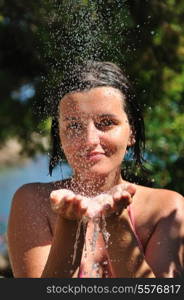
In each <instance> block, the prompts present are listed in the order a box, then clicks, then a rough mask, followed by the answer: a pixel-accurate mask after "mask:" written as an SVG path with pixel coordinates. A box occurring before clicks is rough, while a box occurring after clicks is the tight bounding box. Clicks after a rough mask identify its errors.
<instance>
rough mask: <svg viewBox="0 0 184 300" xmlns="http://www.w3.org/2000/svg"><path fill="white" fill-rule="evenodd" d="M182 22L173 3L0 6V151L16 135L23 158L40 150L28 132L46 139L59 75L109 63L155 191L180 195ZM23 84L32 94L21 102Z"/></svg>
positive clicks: (116, 0)
mask: <svg viewBox="0 0 184 300" xmlns="http://www.w3.org/2000/svg"><path fill="white" fill-rule="evenodd" d="M183 15H184V3H183V1H181V0H177V1H176V0H167V1H166V0H163V1H159V0H149V1H148V0H131V1H127V0H124V1H123V0H113V1H111V0H108V1H107V0H106V1H105V0H101V1H100V0H93V1H92V0H81V1H72V0H70V1H69V0H66V1H54V0H39V1H32V2H26V1H25V0H19V1H11V0H6V2H5V1H1V2H0V44H1V49H0V90H1V99H0V101H1V110H0V126H1V131H0V145H3V144H4V143H5V141H6V140H7V139H8V138H10V137H14V136H17V138H18V139H19V140H20V141H21V142H22V144H23V145H24V151H25V152H26V153H28V154H30V155H33V154H34V153H35V152H36V151H37V150H39V151H44V148H43V147H42V145H41V143H40V141H39V138H36V139H35V138H33V136H35V135H33V133H34V132H35V131H36V132H37V133H38V134H41V135H46V136H47V135H48V131H49V120H47V118H48V115H49V113H48V111H47V107H49V105H52V101H53V91H54V87H55V86H57V84H58V82H60V81H61V79H62V74H63V70H65V69H67V67H68V66H69V65H72V64H73V63H74V62H76V61H79V62H80V61H81V60H83V59H87V58H89V59H98V60H110V61H113V62H115V63H118V65H120V66H121V67H123V68H124V69H125V70H126V72H127V73H128V74H129V76H130V78H131V80H132V81H133V83H134V87H135V92H136V95H137V97H138V99H139V101H140V102H141V103H142V106H143V112H144V116H145V123H146V137H147V151H146V156H147V157H148V158H149V163H148V164H147V168H148V169H150V172H151V173H152V177H153V180H154V181H155V185H156V186H162V187H164V186H165V187H167V188H172V189H174V190H177V191H178V192H180V193H183V192H184V190H183V185H182V179H183V162H184V146H183V145H184V133H183V125H184V117H183V116H184V115H183V112H184V106H183V96H184V64H183V63H184V18H183ZM26 84H29V85H31V86H33V88H34V92H35V93H34V95H32V96H30V97H27V98H26V99H24V100H21V93H20V89H21V87H22V86H25V85H26ZM15 92H17V97H15ZM45 104H46V106H45ZM45 120H46V121H45ZM46 124H47V125H46Z"/></svg>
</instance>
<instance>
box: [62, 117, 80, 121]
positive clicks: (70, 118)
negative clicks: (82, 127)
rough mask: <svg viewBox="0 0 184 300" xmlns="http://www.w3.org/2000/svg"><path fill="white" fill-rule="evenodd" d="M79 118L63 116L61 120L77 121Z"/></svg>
mask: <svg viewBox="0 0 184 300" xmlns="http://www.w3.org/2000/svg"><path fill="white" fill-rule="evenodd" d="M79 119H80V118H77V117H65V118H64V119H63V121H77V120H79Z"/></svg>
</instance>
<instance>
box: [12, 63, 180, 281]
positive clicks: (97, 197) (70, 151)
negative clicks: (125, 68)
mask: <svg viewBox="0 0 184 300" xmlns="http://www.w3.org/2000/svg"><path fill="white" fill-rule="evenodd" d="M57 99H58V101H55V102H54V103H53V107H54V109H53V122H52V130H51V133H52V142H53V147H52V157H51V161H50V173H52V169H53V168H54V167H55V166H56V165H57V164H58V163H59V162H60V160H61V159H62V158H63V156H65V157H66V159H67V161H68V163H69V164H70V166H71V167H72V169H73V175H72V177H71V178H68V179H65V180H62V181H59V182H51V183H30V184H27V185H24V186H22V187H21V188H20V189H18V191H17V192H16V193H15V195H14V198H13V202H12V208H11V214H10V218H9V226H8V241H9V255H10V259H11V264H12V269H13V273H14V276H15V277H58V278H59V277H61V278H62V277H67V278H69V277H106V278H107V277H132V278H133V277H137V278H138V277H146V278H149V277H170V278H173V277H177V276H182V272H183V268H184V201H183V197H182V196H181V195H180V194H178V193H176V192H174V191H170V190H165V189H153V188H150V187H146V186H141V185H138V184H136V183H130V182H128V181H126V178H125V176H124V175H122V174H125V172H123V171H122V170H121V166H123V167H124V168H125V162H124V157H125V155H126V152H127V151H131V152H132V154H133V158H134V161H135V164H136V165H140V164H141V151H142V149H143V145H144V130H143V120H142V117H141V113H140V109H139V106H138V105H137V103H136V99H135V97H134V94H133V93H132V92H131V87H130V85H129V83H128V80H127V79H126V77H125V75H124V74H123V72H122V71H121V70H120V69H119V68H118V67H117V66H116V65H115V64H113V63H109V62H87V63H86V64H84V65H81V66H78V67H76V68H74V69H73V70H72V71H71V72H68V74H66V76H65V78H64V79H63V82H62V85H61V86H60V88H59V89H58V97H57Z"/></svg>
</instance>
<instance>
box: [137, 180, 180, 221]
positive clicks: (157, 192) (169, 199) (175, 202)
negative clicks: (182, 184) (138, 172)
mask: <svg viewBox="0 0 184 300" xmlns="http://www.w3.org/2000/svg"><path fill="white" fill-rule="evenodd" d="M136 188H137V192H136V197H135V209H136V210H138V212H140V209H142V207H144V208H145V211H146V214H147V216H151V217H152V216H153V215H154V216H155V220H156V219H159V218H161V217H164V216H166V215H168V214H170V213H172V212H174V211H175V212H176V211H177V215H180V214H182V215H184V197H183V196H182V195H181V194H179V193H177V192H175V191H172V190H168V189H160V188H149V187H145V186H139V185H137V186H136Z"/></svg>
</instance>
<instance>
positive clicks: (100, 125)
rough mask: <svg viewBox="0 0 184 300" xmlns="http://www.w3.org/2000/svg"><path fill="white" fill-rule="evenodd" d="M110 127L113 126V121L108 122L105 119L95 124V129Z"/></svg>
mask: <svg viewBox="0 0 184 300" xmlns="http://www.w3.org/2000/svg"><path fill="white" fill-rule="evenodd" d="M112 125H114V122H113V120H109V119H105V120H102V121H100V122H99V123H96V127H97V128H99V129H100V128H108V127H111V126H112Z"/></svg>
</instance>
